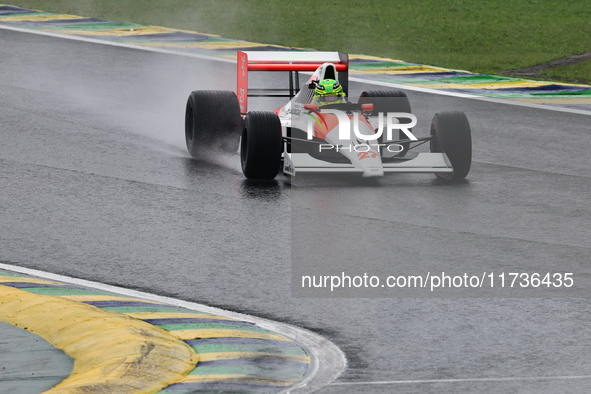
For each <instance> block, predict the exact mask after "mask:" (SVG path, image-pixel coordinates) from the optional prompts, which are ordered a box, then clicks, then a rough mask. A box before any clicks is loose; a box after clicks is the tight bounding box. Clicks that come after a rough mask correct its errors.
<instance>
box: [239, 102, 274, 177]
mask: <svg viewBox="0 0 591 394" xmlns="http://www.w3.org/2000/svg"><path fill="white" fill-rule="evenodd" d="M281 153H283V138H282V134H281V122H280V120H279V117H278V116H277V114H275V113H274V112H262V111H261V112H256V111H255V112H249V113H248V115H246V117H245V118H244V122H243V126H242V138H241V140H240V161H241V163H242V172H243V173H244V176H245V177H247V178H248V179H256V180H271V179H274V178H275V176H277V172H279V168H280V167H281Z"/></svg>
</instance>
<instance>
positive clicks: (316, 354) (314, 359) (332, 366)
mask: <svg viewBox="0 0 591 394" xmlns="http://www.w3.org/2000/svg"><path fill="white" fill-rule="evenodd" d="M0 270H5V271H12V272H17V273H20V274H24V275H30V276H36V277H39V278H43V279H48V280H54V281H58V282H64V283H69V284H73V285H78V286H83V287H89V288H92V289H96V290H102V291H107V292H111V293H115V294H121V295H124V296H127V297H135V298H141V299H144V300H150V301H156V302H161V303H165V304H169V305H174V306H178V307H181V308H186V309H190V310H194V311H199V312H206V313H209V314H215V315H220V316H225V317H228V318H231V319H236V320H241V321H245V322H250V323H255V324H257V325H258V326H259V327H262V328H264V329H267V330H270V331H273V332H276V333H279V334H281V335H284V336H286V337H288V338H290V339H292V340H293V341H294V342H296V343H298V344H300V345H302V346H303V347H305V349H306V351H307V352H308V353H309V354H308V355H309V356H310V367H309V371H308V372H307V374H306V377H305V378H304V379H303V380H302V381H301V382H299V383H298V384H296V385H294V386H293V387H290V388H289V389H287V390H285V391H284V392H286V393H299V392H305V393H308V392H311V391H314V390H317V389H319V388H321V387H324V386H326V385H328V384H329V383H331V382H333V381H334V380H335V379H336V378H337V376H338V375H340V374H341V372H343V370H344V369H345V368H346V363H347V361H346V358H345V354H344V353H343V352H342V351H341V349H339V348H338V347H337V346H336V345H334V344H333V343H332V342H330V341H328V340H327V339H326V338H323V337H321V336H320V335H318V334H315V333H313V332H311V331H308V330H305V329H303V328H300V327H296V326H292V325H289V324H285V323H280V322H275V321H272V320H268V319H263V318H259V317H256V316H250V315H245V314H243V313H237V312H231V311H226V310H224V309H219V308H214V307H211V306H207V305H203V304H198V303H195V302H188V301H183V300H178V299H175V298H170V297H163V296H159V295H155V294H150V293H144V292H141V291H137V290H130V289H125V288H123V287H117V286H111V285H106V284H103V283H99V282H93V281H89V280H84V279H77V278H71V277H68V276H63V275H58V274H52V273H50V272H44V271H39V270H35V269H31V268H24V267H19V266H15V265H10V264H4V263H0Z"/></svg>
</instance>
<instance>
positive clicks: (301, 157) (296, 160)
mask: <svg viewBox="0 0 591 394" xmlns="http://www.w3.org/2000/svg"><path fill="white" fill-rule="evenodd" d="M382 166H383V170H384V173H390V172H398V173H404V172H408V173H438V174H440V173H441V174H443V173H453V168H452V166H451V163H450V162H449V159H448V158H447V155H446V154H445V153H418V154H417V156H416V157H414V158H412V159H408V160H401V161H398V162H385V163H382ZM335 172H340V173H363V170H362V169H360V168H357V167H355V166H354V165H353V164H351V163H329V162H326V161H322V160H318V159H315V158H313V157H312V156H310V155H308V154H307V153H287V152H285V154H284V162H283V173H284V174H286V175H290V176H296V174H298V173H335Z"/></svg>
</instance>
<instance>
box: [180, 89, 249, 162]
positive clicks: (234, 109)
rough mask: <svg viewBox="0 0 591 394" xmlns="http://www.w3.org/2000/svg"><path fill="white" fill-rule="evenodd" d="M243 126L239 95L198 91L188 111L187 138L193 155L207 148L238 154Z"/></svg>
mask: <svg viewBox="0 0 591 394" xmlns="http://www.w3.org/2000/svg"><path fill="white" fill-rule="evenodd" d="M241 126H242V117H241V116H240V107H239V105H238V98H237V97H236V94H234V92H230V91H223V90H196V91H194V92H191V94H190V95H189V99H188V100H187V107H186V110H185V139H186V142H187V149H188V150H189V153H190V154H191V156H193V157H195V158H200V157H202V155H203V154H204V153H205V152H207V151H224V152H231V153H235V152H237V150H238V141H239V139H240V131H241Z"/></svg>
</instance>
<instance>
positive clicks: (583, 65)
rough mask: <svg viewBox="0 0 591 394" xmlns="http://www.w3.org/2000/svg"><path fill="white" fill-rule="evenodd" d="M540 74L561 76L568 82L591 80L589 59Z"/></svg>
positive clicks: (554, 76)
mask: <svg viewBox="0 0 591 394" xmlns="http://www.w3.org/2000/svg"><path fill="white" fill-rule="evenodd" d="M542 76H547V77H552V78H563V79H565V80H566V81H570V82H586V81H587V82H588V81H590V80H591V78H589V76H591V60H586V61H584V62H580V63H577V64H573V65H570V66H560V67H556V68H553V69H551V70H548V71H545V72H543V73H542Z"/></svg>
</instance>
